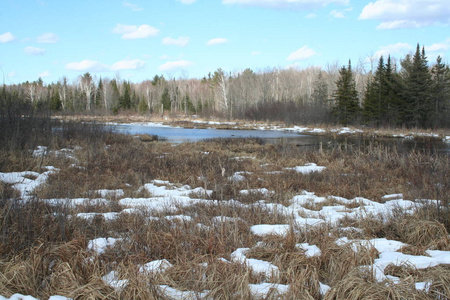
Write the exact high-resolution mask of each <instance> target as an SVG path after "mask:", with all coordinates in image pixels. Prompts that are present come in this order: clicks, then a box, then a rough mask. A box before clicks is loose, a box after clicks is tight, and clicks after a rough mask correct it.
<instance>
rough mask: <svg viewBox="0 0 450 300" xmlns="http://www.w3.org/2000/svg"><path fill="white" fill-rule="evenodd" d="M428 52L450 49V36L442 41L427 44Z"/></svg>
mask: <svg viewBox="0 0 450 300" xmlns="http://www.w3.org/2000/svg"><path fill="white" fill-rule="evenodd" d="M425 50H426V51H427V52H440V51H448V50H450V38H449V39H446V40H445V41H443V42H442V43H434V44H432V45H430V46H425Z"/></svg>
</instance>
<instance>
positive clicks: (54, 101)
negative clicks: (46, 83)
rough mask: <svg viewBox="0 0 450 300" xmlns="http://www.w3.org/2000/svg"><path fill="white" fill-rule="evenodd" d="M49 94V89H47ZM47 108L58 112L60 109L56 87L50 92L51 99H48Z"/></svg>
mask: <svg viewBox="0 0 450 300" xmlns="http://www.w3.org/2000/svg"><path fill="white" fill-rule="evenodd" d="M49 93H50V88H49ZM49 100H50V101H49V108H50V109H51V110H60V109H61V99H60V98H59V91H58V86H55V87H54V88H53V89H52V91H51V97H50V99H49Z"/></svg>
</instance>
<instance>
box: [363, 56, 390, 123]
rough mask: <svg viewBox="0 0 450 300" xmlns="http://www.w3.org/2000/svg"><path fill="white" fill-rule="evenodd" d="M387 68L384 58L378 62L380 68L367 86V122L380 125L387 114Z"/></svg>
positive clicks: (365, 113) (365, 105) (365, 104)
mask: <svg viewBox="0 0 450 300" xmlns="http://www.w3.org/2000/svg"><path fill="white" fill-rule="evenodd" d="M385 77H386V66H385V65H384V59H383V56H381V57H380V60H379V61H378V67H377V70H376V71H375V74H374V76H373V79H372V80H370V81H369V82H368V84H367V88H366V92H365V95H364V111H363V114H364V119H365V121H366V122H370V123H375V124H377V125H379V124H380V123H381V122H382V119H383V118H384V116H385V114H386V109H387V105H386V104H387V103H386V96H387V92H388V90H387V88H386V78H385Z"/></svg>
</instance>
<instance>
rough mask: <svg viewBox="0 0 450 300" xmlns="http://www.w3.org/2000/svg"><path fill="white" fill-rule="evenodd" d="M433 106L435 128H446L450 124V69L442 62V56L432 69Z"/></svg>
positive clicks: (431, 114) (431, 111)
mask: <svg viewBox="0 0 450 300" xmlns="http://www.w3.org/2000/svg"><path fill="white" fill-rule="evenodd" d="M431 74H432V85H431V101H430V102H431V103H430V104H431V106H432V108H431V109H430V116H431V119H432V120H433V125H434V126H445V125H447V126H448V125H449V124H450V120H449V119H450V115H449V108H450V69H449V67H448V66H446V65H445V63H443V62H442V58H441V57H440V56H438V57H437V59H436V64H435V65H434V66H433V68H432V69H431Z"/></svg>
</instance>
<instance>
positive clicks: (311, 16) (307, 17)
mask: <svg viewBox="0 0 450 300" xmlns="http://www.w3.org/2000/svg"><path fill="white" fill-rule="evenodd" d="M305 18H306V19H314V18H317V15H316V14H313V13H310V14H307V15H306V16H305Z"/></svg>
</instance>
